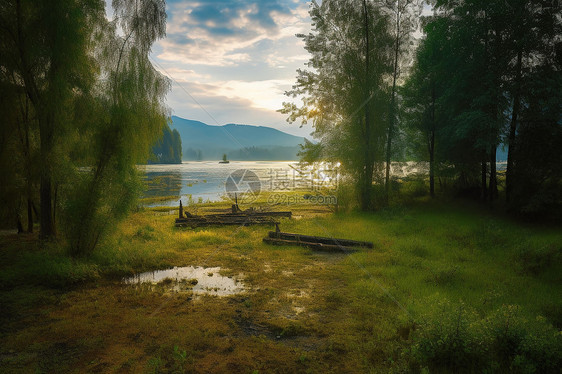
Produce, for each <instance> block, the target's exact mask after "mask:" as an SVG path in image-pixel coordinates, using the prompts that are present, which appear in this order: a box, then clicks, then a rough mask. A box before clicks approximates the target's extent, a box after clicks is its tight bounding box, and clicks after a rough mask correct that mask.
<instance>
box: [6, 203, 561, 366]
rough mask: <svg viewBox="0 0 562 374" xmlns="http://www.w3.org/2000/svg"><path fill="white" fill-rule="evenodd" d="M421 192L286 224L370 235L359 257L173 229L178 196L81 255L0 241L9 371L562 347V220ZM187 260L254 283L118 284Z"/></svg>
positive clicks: (224, 231) (309, 362)
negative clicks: (197, 289)
mask: <svg viewBox="0 0 562 374" xmlns="http://www.w3.org/2000/svg"><path fill="white" fill-rule="evenodd" d="M417 201H418V202H414V203H411V204H410V205H408V206H398V205H397V206H394V207H392V208H389V209H386V210H382V211H379V212H376V213H371V214H365V213H353V212H352V213H337V214H332V213H329V210H328V209H324V208H319V207H310V206H295V207H291V210H293V212H294V215H295V216H296V217H297V218H295V219H292V220H286V219H284V220H283V221H282V223H281V229H282V230H283V231H289V232H300V233H304V234H311V235H321V236H334V237H344V238H352V239H356V240H367V241H372V242H373V243H374V244H375V248H374V249H372V250H361V251H358V252H355V253H354V254H351V255H346V254H323V253H317V252H313V251H311V250H308V249H306V248H302V247H276V246H268V245H266V244H264V243H262V238H263V237H264V236H265V235H266V233H267V231H268V228H264V227H259V226H254V227H213V228H201V229H195V230H190V229H178V228H175V227H174V226H173V218H174V217H173V216H171V215H161V213H162V212H166V211H168V210H170V208H166V210H165V211H162V210H159V209H146V210H143V211H140V212H137V213H135V214H133V215H131V217H130V218H129V219H128V220H127V221H125V222H123V223H122V224H121V225H120V226H119V227H118V228H117V230H116V233H115V235H113V236H112V237H111V238H110V239H108V240H107V241H105V242H104V243H102V245H101V246H100V248H99V249H98V250H97V252H96V253H94V254H92V255H91V256H89V257H87V258H81V259H77V260H70V259H68V257H67V256H66V255H65V253H64V252H63V251H62V250H61V249H60V246H58V245H57V244H56V243H53V244H51V245H49V246H47V247H46V248H39V247H38V245H37V244H36V242H35V240H33V239H34V238H33V237H17V238H16V237H14V236H12V237H4V238H0V241H1V243H2V247H1V248H2V249H1V250H0V256H1V260H2V261H1V264H2V265H0V271H1V272H0V288H1V291H0V298H1V300H2V304H3V305H2V316H1V320H0V322H1V325H2V329H1V330H0V339H1V340H2V342H3V344H2V347H1V348H0V368H1V369H2V370H1V371H2V372H21V373H27V372H31V371H38V372H53V371H57V372H63V371H69V372H93V371H98V372H115V371H119V372H154V373H156V372H196V373H205V372H219V373H220V372H224V373H227V372H240V373H253V372H259V373H261V372H295V373H299V372H302V373H307V372H308V373H325V372H334V373H335V372H338V373H339V372H361V373H363V372H373V373H377V372H381V373H383V372H384V373H387V372H419V371H422V370H429V371H431V372H440V371H442V372H447V371H451V370H453V369H454V371H462V369H463V368H462V367H461V368H460V369H459V368H458V367H455V366H454V364H451V363H450V358H451V357H455V358H456V360H457V361H455V362H463V360H464V359H466V358H467V357H468V358H471V357H473V356H470V354H473V352H475V349H473V350H472V351H470V352H468V353H467V352H466V351H465V350H459V349H457V350H452V351H451V350H450V349H447V350H446V349H445V348H443V347H444V346H443V347H442V346H438V345H436V344H435V343H436V342H442V341H445V342H459V344H461V343H462V344H461V345H462V346H463V347H465V346H466V347H473V345H471V344H473V343H474V342H476V343H478V344H480V343H481V342H486V344H488V345H486V346H485V347H487V349H488V348H489V349H488V351H487V352H493V353H494V355H491V354H490V355H489V356H483V355H484V353H479V355H480V356H478V357H485V362H484V364H483V365H488V364H490V363H492V362H493V363H495V365H496V366H495V371H501V370H505V371H510V370H511V371H516V372H517V371H519V372H525V370H527V371H530V370H531V369H532V368H533V366H532V365H533V363H534V362H535V361H536V360H538V359H536V357H539V356H540V355H539V353H541V352H543V351H544V350H546V349H548V350H549V351H552V352H554V353H556V352H557V351H556V349H560V348H559V341H560V334H559V333H558V338H557V337H554V338H552V336H551V335H552V334H551V332H552V331H559V329H560V328H561V325H560V323H561V320H562V299H561V298H560V297H554V295H561V294H562V282H561V280H562V279H561V276H560V274H561V271H560V270H562V264H561V255H560V254H561V251H562V249H561V244H560V243H562V234H560V231H558V230H556V228H541V227H536V226H532V225H525V224H521V223H517V222H513V221H510V220H508V219H506V218H504V217H501V216H497V215H494V214H493V212H490V211H489V210H486V209H483V208H480V207H473V206H465V205H462V204H454V205H452V204H444V203H435V202H428V201H423V199H421V200H420V199H418V200H417ZM190 209H191V207H190ZM197 209H198V211H199V213H201V212H205V211H212V210H217V209H227V206H225V205H222V206H217V205H216V204H203V205H201V206H199V207H198V208H197ZM278 209H279V210H285V209H286V207H278ZM189 265H193V266H204V267H217V266H218V267H221V269H222V270H221V274H222V275H227V276H232V275H242V277H243V283H244V284H245V286H246V289H247V291H246V292H245V293H242V294H239V295H235V296H230V297H224V298H218V297H212V296H201V297H195V295H192V294H190V293H170V292H168V291H166V289H165V287H160V288H153V289H150V288H133V287H129V286H125V285H123V284H122V283H121V282H120V279H121V277H123V276H126V275H130V274H133V273H137V272H142V271H147V270H154V269H163V268H167V267H170V266H189ZM513 310H516V312H513ZM459 311H461V312H459ZM465 311H466V313H465ZM506 311H507V312H506ZM443 316H446V317H447V318H444V317H443ZM505 316H508V317H505ZM502 318H503V319H502ZM537 318H539V322H536V323H535V322H534V321H536V320H537ZM511 320H513V321H516V322H517V323H516V324H514V326H518V327H517V330H514V329H510V330H509V332H510V334H511V335H509V336H510V337H513V336H514V337H515V338H517V339H518V340H517V339H515V338H513V339H515V340H513V339H512V340H513V341H515V342H516V343H517V344H518V345H515V347H516V348H517V352H519V353H520V354H519V356H520V357H519V356H518V357H515V356H514V357H511V356H510V355H509V354H501V349H499V348H497V347H500V348H501V347H502V346H503V345H501V344H499V343H497V342H498V341H500V340H501V339H500V338H501V337H502V336H503V335H501V334H500V333H498V332H497V331H500V330H501V329H500V330H498V329H497V328H496V327H497V326H503V325H502V323H503V324H505V323H506V322H505V321H511ZM464 321H466V324H465V322H464ZM461 322H462V323H461ZM459 326H466V328H464V327H463V329H461V328H460V327H459ZM545 326H546V327H545ZM549 326H550V327H549ZM552 326H554V327H552ZM549 328H552V329H554V330H552V331H551V330H548V329H549ZM496 330H497V331H496ZM451 331H453V332H454V333H451ZM501 331H503V330H501ZM518 331H524V332H527V333H526V335H524V336H528V335H529V334H528V332H530V333H531V334H530V335H532V336H540V337H542V336H545V338H544V339H543V338H540V339H539V338H537V340H536V341H531V340H529V339H527V338H524V337H521V336H523V335H521V334H519V333H518ZM517 334H519V335H517ZM541 334H542V335H541ZM549 334H550V335H549ZM551 338H552V339H551ZM447 339H449V340H447ZM451 339H453V340H451ZM525 339H527V340H525ZM549 339H550V340H549ZM557 339H558V340H557ZM510 341H511V340H510ZM479 342H480V343H479ZM447 344H448V343H447ZM451 344H452V343H451ZM455 344H456V343H455ZM482 344H483V343H482ZM482 344H480V345H479V346H482ZM502 344H504V343H502ZM506 344H507V343H506ZM557 344H558V345H557ZM543 346H544V347H546V348H540V347H543ZM428 347H430V348H428ZM447 347H449V345H447ZM537 347H539V348H537ZM463 349H464V348H463ZM514 349H515V348H514ZM541 349H542V350H541ZM471 352H472V353H471ZM478 352H480V351H478ZM537 352H538V353H537ZM486 355H488V353H486ZM533 357H535V358H533ZM540 357H542V356H540ZM545 357H546V356H545ZM548 357H550V356H548ZM548 357H547V358H546V359H548ZM533 360H535V361H533ZM550 360H552V358H550ZM470 362H473V363H474V362H476V363H478V362H479V361H478V360H472V361H470ZM451 365H453V366H451ZM474 365H476V364H474ZM521 368H522V369H521ZM464 369H465V371H470V370H472V371H475V372H476V371H482V370H480V369H481V367H480V366H479V367H476V366H475V367H472V369H470V368H467V367H465V368H464ZM519 369H521V370H519ZM538 370H539V372H540V371H541V370H543V371H544V370H545V369H544V368H542V367H539V369H538ZM492 372H494V370H492Z"/></svg>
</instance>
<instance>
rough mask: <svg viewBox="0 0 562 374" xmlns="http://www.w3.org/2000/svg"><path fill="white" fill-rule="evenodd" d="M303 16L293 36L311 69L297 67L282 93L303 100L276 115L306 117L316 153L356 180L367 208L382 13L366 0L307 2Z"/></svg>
mask: <svg viewBox="0 0 562 374" xmlns="http://www.w3.org/2000/svg"><path fill="white" fill-rule="evenodd" d="M310 16H311V18H312V23H313V26H314V29H313V32H312V33H310V34H308V35H297V36H299V37H300V38H302V39H303V40H304V42H305V48H306V49H307V51H308V52H309V53H310V54H311V58H310V61H309V63H308V66H309V67H310V68H311V70H300V69H299V70H298V71H297V74H298V75H297V83H296V84H295V86H293V89H292V90H291V91H289V92H287V93H286V94H287V95H288V96H290V97H299V98H300V99H301V100H302V102H303V105H302V106H300V107H298V106H297V105H296V104H294V103H284V108H283V109H282V110H281V112H282V113H285V114H288V115H289V116H288V119H287V120H288V121H289V122H294V121H296V120H297V119H299V118H300V119H301V121H302V122H301V124H302V125H304V124H306V123H307V122H308V121H312V124H313V126H314V129H315V132H314V134H313V135H314V136H315V137H317V138H319V139H320V143H321V144H322V147H321V149H322V152H323V154H322V157H323V158H324V159H327V160H332V161H341V164H342V167H343V169H344V172H347V173H348V174H350V175H351V176H353V177H354V179H355V180H356V181H357V183H356V188H357V192H358V196H359V201H360V205H361V208H362V209H363V210H368V209H371V208H372V183H373V178H374V175H375V174H376V173H375V168H376V167H377V163H376V162H375V161H377V160H379V161H382V152H383V141H384V138H383V137H384V130H385V126H384V123H385V117H386V116H387V112H388V104H387V101H386V98H387V97H388V96H387V93H388V91H387V85H386V84H385V81H384V78H385V77H387V76H388V74H389V72H390V60H389V54H388V53H387V52H388V50H389V47H390V45H391V42H392V39H391V38H390V35H389V34H388V17H387V16H385V15H383V14H382V13H381V11H380V9H379V8H378V7H377V6H375V4H374V3H372V2H370V1H366V0H362V1H359V0H347V1H323V2H322V4H321V5H318V4H317V3H316V2H315V1H313V2H312V4H311V9H310ZM385 104H386V105H385ZM378 165H380V163H379V164H378Z"/></svg>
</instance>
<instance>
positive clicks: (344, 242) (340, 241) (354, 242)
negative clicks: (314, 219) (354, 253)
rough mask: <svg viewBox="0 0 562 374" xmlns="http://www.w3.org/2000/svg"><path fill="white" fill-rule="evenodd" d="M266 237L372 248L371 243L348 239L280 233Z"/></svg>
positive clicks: (275, 232)
mask: <svg viewBox="0 0 562 374" xmlns="http://www.w3.org/2000/svg"><path fill="white" fill-rule="evenodd" d="M268 236H269V238H271V239H277V240H285V241H296V242H303V243H315V244H325V245H335V246H337V247H339V246H342V247H363V248H373V243H371V242H362V241H357V240H350V239H337V238H328V237H322V236H310V235H301V234H292V233H288V232H281V231H270V232H269V234H268Z"/></svg>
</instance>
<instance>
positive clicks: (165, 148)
mask: <svg viewBox="0 0 562 374" xmlns="http://www.w3.org/2000/svg"><path fill="white" fill-rule="evenodd" d="M181 148H182V147H181V136H180V133H179V132H178V130H176V129H174V130H173V131H172V130H170V126H169V125H168V124H166V126H165V127H164V129H163V130H162V137H161V138H160V139H158V140H157V141H156V144H155V145H154V146H153V147H152V155H151V156H150V158H149V159H148V163H149V164H181V160H182V149H181Z"/></svg>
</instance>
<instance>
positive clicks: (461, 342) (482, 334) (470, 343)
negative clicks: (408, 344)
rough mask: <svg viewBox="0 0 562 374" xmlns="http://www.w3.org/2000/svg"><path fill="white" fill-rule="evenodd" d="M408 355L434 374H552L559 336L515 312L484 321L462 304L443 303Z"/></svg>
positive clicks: (561, 347)
mask: <svg viewBox="0 0 562 374" xmlns="http://www.w3.org/2000/svg"><path fill="white" fill-rule="evenodd" d="M412 352H413V355H414V357H415V358H416V359H417V360H418V362H419V364H420V365H421V366H422V367H429V368H430V370H431V371H432V372H433V371H437V372H441V371H455V372H459V373H471V372H511V373H535V372H540V373H556V372H557V370H558V369H559V367H560V365H561V364H562V358H561V357H562V356H561V353H562V336H561V335H560V333H559V332H558V331H557V330H556V329H555V328H554V327H552V325H550V324H548V323H547V322H546V321H545V320H544V319H543V318H540V317H538V318H537V319H536V320H533V321H530V320H528V319H526V318H525V317H524V316H523V315H522V314H521V313H520V311H519V308H517V307H514V306H502V307H501V308H499V309H497V310H496V311H494V312H492V313H490V314H489V315H488V316H486V317H485V318H482V317H480V316H479V315H478V314H477V313H476V312H475V311H474V310H472V309H470V308H467V307H466V306H465V305H464V304H462V303H461V304H458V305H453V304H451V303H449V302H443V301H442V302H439V303H438V305H437V306H436V307H435V308H434V309H433V310H431V311H429V312H428V313H426V314H425V315H424V317H423V319H422V320H420V322H419V324H418V326H417V330H416V331H415V333H414V345H413V347H412Z"/></svg>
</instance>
